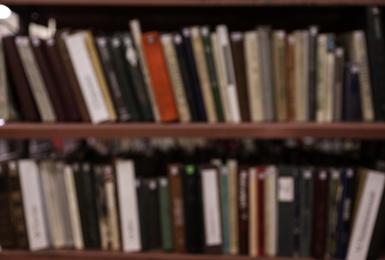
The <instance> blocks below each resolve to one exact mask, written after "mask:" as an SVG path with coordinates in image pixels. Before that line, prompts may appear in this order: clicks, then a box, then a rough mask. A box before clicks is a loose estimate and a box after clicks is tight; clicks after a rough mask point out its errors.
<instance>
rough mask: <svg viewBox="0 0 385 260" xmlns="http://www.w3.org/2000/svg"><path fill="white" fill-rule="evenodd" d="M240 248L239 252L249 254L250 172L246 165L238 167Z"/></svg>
mask: <svg viewBox="0 0 385 260" xmlns="http://www.w3.org/2000/svg"><path fill="white" fill-rule="evenodd" d="M237 175H238V176H237V186H238V194H237V200H238V203H237V204H238V207H237V211H238V213H237V214H238V248H239V254H241V255H247V254H249V232H250V227H249V201H250V198H249V185H248V182H249V172H248V168H247V167H246V166H242V167H239V168H238V173H237Z"/></svg>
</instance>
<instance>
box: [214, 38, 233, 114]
mask: <svg viewBox="0 0 385 260" xmlns="http://www.w3.org/2000/svg"><path fill="white" fill-rule="evenodd" d="M210 38H211V44H212V46H213V56H214V63H215V68H216V71H217V75H218V87H219V93H220V97H221V101H222V109H223V117H224V121H225V122H231V113H230V107H229V104H228V103H229V102H228V98H227V91H226V81H225V71H224V66H223V65H222V63H223V60H222V56H221V54H220V46H219V41H218V35H217V33H215V32H212V33H211V35H210Z"/></svg>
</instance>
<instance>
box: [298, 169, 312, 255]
mask: <svg viewBox="0 0 385 260" xmlns="http://www.w3.org/2000/svg"><path fill="white" fill-rule="evenodd" d="M300 174H301V175H300V182H299V185H300V192H301V200H300V203H301V205H300V230H299V232H300V238H299V239H300V240H299V255H300V256H304V257H310V256H311V247H312V237H313V233H312V232H313V217H316V216H314V215H313V197H314V179H315V174H314V170H313V169H312V168H310V167H309V168H308V167H306V168H303V169H302V170H301V172H300Z"/></svg>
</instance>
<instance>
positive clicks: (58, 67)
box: [42, 38, 81, 122]
mask: <svg viewBox="0 0 385 260" xmlns="http://www.w3.org/2000/svg"><path fill="white" fill-rule="evenodd" d="M42 45H43V48H44V51H45V54H46V57H47V60H48V67H49V72H50V74H51V75H52V77H53V80H54V84H55V85H54V86H56V89H57V91H58V94H59V97H60V99H61V101H62V106H63V108H64V109H65V114H66V117H67V120H68V121H72V122H73V121H80V120H81V116H80V108H79V105H78V103H77V102H74V100H76V99H75V94H74V92H73V89H72V88H71V86H70V82H69V79H68V77H67V73H66V72H65V68H64V64H63V61H62V58H61V57H60V54H59V49H58V46H57V43H56V40H55V39H53V38H52V39H48V40H46V41H43V42H42Z"/></svg>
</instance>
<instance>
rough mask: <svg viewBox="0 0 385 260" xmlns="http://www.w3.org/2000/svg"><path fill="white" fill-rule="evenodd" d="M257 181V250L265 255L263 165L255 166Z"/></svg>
mask: <svg viewBox="0 0 385 260" xmlns="http://www.w3.org/2000/svg"><path fill="white" fill-rule="evenodd" d="M257 176H258V177H257V179H258V180H257V181H258V202H257V203H258V238H259V239H258V241H259V245H258V251H259V256H264V255H265V196H264V194H265V189H264V182H265V167H258V168H257Z"/></svg>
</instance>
